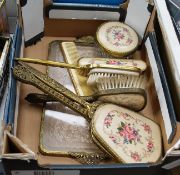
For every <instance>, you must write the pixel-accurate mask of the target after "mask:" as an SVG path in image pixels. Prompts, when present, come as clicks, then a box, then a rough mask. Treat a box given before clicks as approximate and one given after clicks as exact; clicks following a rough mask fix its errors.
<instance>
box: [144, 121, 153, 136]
mask: <svg viewBox="0 0 180 175" xmlns="http://www.w3.org/2000/svg"><path fill="white" fill-rule="evenodd" d="M142 126H143V127H144V131H146V132H147V133H148V134H150V133H151V132H152V130H151V127H150V126H149V125H147V124H146V123H144V124H143V125H142Z"/></svg>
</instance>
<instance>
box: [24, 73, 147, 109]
mask: <svg viewBox="0 0 180 175" xmlns="http://www.w3.org/2000/svg"><path fill="white" fill-rule="evenodd" d="M145 87H146V79H145V78H144V76H143V75H141V76H139V77H138V76H135V77H130V76H126V75H124V76H123V75H119V76H118V78H110V79H109V78H106V77H104V78H99V79H98V80H97V90H96V92H95V93H94V94H93V95H91V96H81V98H82V99H83V100H85V101H87V102H95V101H97V100H98V101H102V102H106V103H113V104H116V105H119V106H124V107H126V108H129V109H132V110H134V111H140V110H142V109H143V108H144V107H145V106H146V103H147V94H146V91H145ZM25 99H26V100H27V101H28V102H30V103H46V102H55V101H56V100H55V99H54V98H52V97H50V96H49V95H46V94H37V93H30V94H28V95H27V97H26V98H25Z"/></svg>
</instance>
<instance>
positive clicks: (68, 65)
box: [15, 58, 81, 69]
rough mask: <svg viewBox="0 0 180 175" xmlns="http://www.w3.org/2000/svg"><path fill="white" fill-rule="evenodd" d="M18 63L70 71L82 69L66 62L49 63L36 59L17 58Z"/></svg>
mask: <svg viewBox="0 0 180 175" xmlns="http://www.w3.org/2000/svg"><path fill="white" fill-rule="evenodd" d="M15 60H16V61H20V62H26V63H33V64H41V65H45V66H52V67H61V68H70V69H81V67H79V66H77V65H74V64H68V63H64V62H57V61H48V60H42V59H34V58H15Z"/></svg>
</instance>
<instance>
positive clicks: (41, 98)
mask: <svg viewBox="0 0 180 175" xmlns="http://www.w3.org/2000/svg"><path fill="white" fill-rule="evenodd" d="M80 98H82V99H83V100H85V101H87V102H90V103H91V102H94V101H95V100H96V99H97V98H96V97H95V96H81V97H80ZM25 100H27V101H28V102H29V103H47V102H57V100H56V99H54V98H53V97H51V96H50V95H47V94H38V93H30V94H28V95H27V96H26V98H25Z"/></svg>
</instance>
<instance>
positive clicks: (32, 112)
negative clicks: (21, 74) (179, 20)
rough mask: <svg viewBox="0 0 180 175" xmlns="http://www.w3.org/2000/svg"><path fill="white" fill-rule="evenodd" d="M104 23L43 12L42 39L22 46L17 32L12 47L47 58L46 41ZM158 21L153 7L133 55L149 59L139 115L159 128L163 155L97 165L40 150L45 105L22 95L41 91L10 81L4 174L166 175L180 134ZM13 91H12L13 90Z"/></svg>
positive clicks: (69, 36)
mask: <svg viewBox="0 0 180 175" xmlns="http://www.w3.org/2000/svg"><path fill="white" fill-rule="evenodd" d="M48 3H49V2H48V1H44V5H45V6H46V5H47V4H48ZM102 22H104V21H100V20H98V21H97V20H72V19H69V20H62V19H48V18H47V17H44V24H45V28H44V30H45V31H44V34H45V36H44V37H43V38H42V40H41V41H40V42H38V43H37V44H36V45H33V46H30V47H27V48H23V44H21V42H19V44H18V41H22V38H23V35H22V33H21V32H17V33H18V34H19V37H15V38H14V39H15V40H16V42H15V44H14V46H13V48H16V49H15V50H16V51H20V50H21V49H22V52H23V53H24V57H34V58H41V59H46V58H47V51H48V44H49V43H50V42H51V41H52V40H57V39H62V38H64V39H65V38H66V39H70V40H71V39H73V38H74V37H80V36H84V35H94V33H95V31H96V29H97V27H98V26H99V25H100V24H101V23H102ZM137 22H138V20H137ZM158 25H159V21H158V17H157V12H156V8H155V9H154V11H153V13H152V15H151V19H150V21H149V23H148V26H147V31H146V34H145V37H144V39H143V41H142V46H141V47H140V48H139V50H138V51H137V53H136V54H135V55H136V57H140V58H143V59H144V60H145V61H146V62H147V64H148V70H147V74H148V77H149V86H148V89H147V92H148V103H147V106H146V108H145V109H144V110H143V111H142V114H144V115H145V116H147V117H149V118H151V119H152V120H154V121H155V122H157V123H158V124H159V125H160V127H161V132H162V141H163V155H162V159H161V160H160V161H159V162H157V163H155V164H120V163H105V164H100V165H81V164H79V163H78V162H77V161H75V160H74V159H71V158H67V157H53V156H44V155H42V154H41V153H40V152H39V149H38V145H39V131H40V122H41V116H42V110H43V109H42V107H40V106H35V105H30V104H29V103H27V102H26V101H25V100H24V97H25V96H26V95H27V94H28V93H29V92H40V91H39V90H37V89H36V88H34V87H32V86H29V85H25V84H21V85H20V89H19V85H16V84H14V86H16V87H18V88H17V93H16V106H18V107H17V108H16V111H14V113H15V114H16V115H15V118H14V123H12V125H11V126H10V127H9V128H10V129H11V132H12V134H10V133H9V131H5V134H4V143H3V144H4V148H3V154H2V162H3V166H4V168H5V172H6V174H7V175H10V174H13V175H14V174H20V175H21V174H28V173H29V174H43V173H47V174H48V173H49V174H55V175H56V174H67V175H69V174H73V175H76V174H82V175H83V174H86V175H87V174H89V175H97V174H103V175H105V174H113V175H116V174H129V175H136V174H137V175H141V174H142V175H143V174H147V175H148V174H149V175H152V174H154V175H155V174H157V175H160V174H162V175H165V174H166V173H168V170H167V169H171V168H167V165H168V164H170V163H173V162H174V161H177V160H178V159H179V158H180V154H179V145H178V144H176V143H177V142H178V141H179V139H180V135H179V131H180V124H179V122H178V121H177V118H176V115H175V110H174V105H173V103H172V97H171V94H170V91H169V87H168V84H167V79H166V75H165V73H164V67H163V64H162V59H161V55H160V53H159V47H158V45H157V43H158V42H157V40H156V36H157V35H158V36H159V34H160V32H162V31H161V30H159V28H158ZM72 29H73V30H72ZM17 30H18V31H21V27H18V29H17ZM158 40H163V38H161V37H159V38H158ZM22 52H21V53H22ZM19 55H20V52H19V54H17V55H14V57H16V56H19ZM12 66H13V65H12ZM33 67H35V68H37V69H38V70H41V71H42V72H45V71H46V68H45V67H42V66H39V65H33ZM13 94H15V92H14V93H13ZM18 94H19V102H18ZM11 109H13V108H11ZM17 109H18V110H17ZM17 111H18V112H17ZM12 126H13V127H12ZM175 144H176V145H175ZM174 146H176V147H174ZM172 155H173V156H172ZM173 165H175V164H173ZM165 166H166V167H165ZM163 167H164V168H163ZM170 167H173V166H170ZM30 170H32V171H30Z"/></svg>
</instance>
